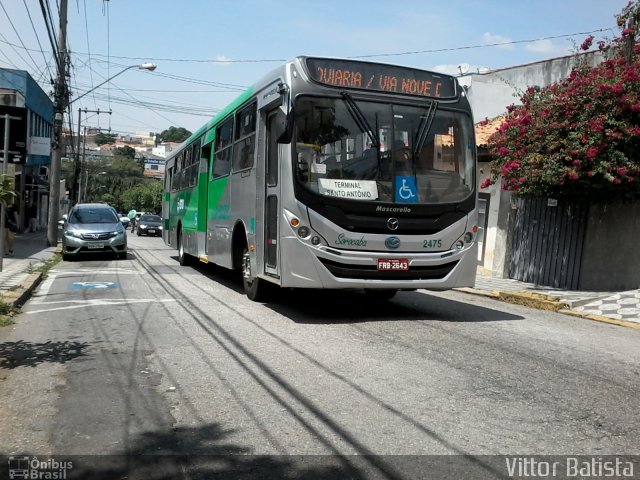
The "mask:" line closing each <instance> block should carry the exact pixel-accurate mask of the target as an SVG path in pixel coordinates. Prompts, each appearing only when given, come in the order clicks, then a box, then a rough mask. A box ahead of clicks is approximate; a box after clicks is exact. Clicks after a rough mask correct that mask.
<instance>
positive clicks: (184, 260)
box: [178, 230, 191, 267]
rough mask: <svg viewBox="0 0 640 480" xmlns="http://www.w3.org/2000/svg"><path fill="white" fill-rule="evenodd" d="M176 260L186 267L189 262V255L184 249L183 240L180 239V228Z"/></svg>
mask: <svg viewBox="0 0 640 480" xmlns="http://www.w3.org/2000/svg"><path fill="white" fill-rule="evenodd" d="M178 262H179V263H180V265H181V266H183V267H187V266H189V265H190V264H191V261H190V258H189V255H188V254H187V253H186V252H185V251H184V242H183V241H182V230H179V231H178Z"/></svg>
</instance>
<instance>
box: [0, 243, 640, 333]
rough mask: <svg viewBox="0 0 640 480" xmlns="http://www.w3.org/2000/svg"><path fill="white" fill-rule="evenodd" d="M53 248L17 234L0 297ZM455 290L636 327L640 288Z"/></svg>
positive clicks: (14, 298)
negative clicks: (609, 289) (583, 290)
mask: <svg viewBox="0 0 640 480" xmlns="http://www.w3.org/2000/svg"><path fill="white" fill-rule="evenodd" d="M57 249H58V247H47V232H46V230H40V231H38V232H33V233H29V232H25V233H19V234H17V235H16V243H15V248H14V252H15V256H13V257H4V258H3V267H2V272H0V299H1V300H2V301H4V302H5V303H12V304H13V305H15V306H20V305H22V304H23V303H24V302H25V301H26V300H27V299H28V298H29V295H30V294H31V292H32V291H33V289H34V288H35V287H36V286H37V285H38V284H39V283H40V281H41V279H42V273H40V272H33V270H34V269H36V268H37V267H39V266H41V265H43V264H44V262H46V261H47V260H49V259H51V258H53V256H54V254H55V252H56V250H57ZM456 290H458V291H462V292H466V293H472V294H475V295H484V296H488V297H492V298H495V299H497V300H501V301H505V302H511V303H518V304H521V305H527V306H530V307H533V308H538V309H544V310H553V311H557V312H560V313H564V314H567V315H574V316H578V317H583V318H587V319H590V320H598V321H602V322H607V323H613V324H616V325H623V326H627V327H631V328H638V329H640V289H638V290H630V291H627V292H576V291H569V290H560V289H555V288H551V287H541V286H539V285H534V284H531V283H526V282H519V281H517V280H512V279H504V278H493V277H489V276H487V275H485V274H482V273H478V276H477V277H476V285H475V287H474V288H459V289H456Z"/></svg>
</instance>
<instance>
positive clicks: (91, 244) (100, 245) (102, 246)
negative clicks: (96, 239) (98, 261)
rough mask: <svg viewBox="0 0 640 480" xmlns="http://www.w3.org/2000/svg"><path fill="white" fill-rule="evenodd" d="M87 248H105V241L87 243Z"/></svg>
mask: <svg viewBox="0 0 640 480" xmlns="http://www.w3.org/2000/svg"><path fill="white" fill-rule="evenodd" d="M87 248H88V249H90V250H97V249H102V248H104V243H90V244H88V245H87Z"/></svg>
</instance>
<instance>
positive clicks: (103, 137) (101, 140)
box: [94, 132, 118, 146]
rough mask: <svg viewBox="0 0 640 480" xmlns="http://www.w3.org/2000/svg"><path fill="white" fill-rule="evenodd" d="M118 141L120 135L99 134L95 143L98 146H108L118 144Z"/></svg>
mask: <svg viewBox="0 0 640 480" xmlns="http://www.w3.org/2000/svg"><path fill="white" fill-rule="evenodd" d="M117 139H118V135H116V134H115V133H102V132H100V133H97V134H96V137H95V139H94V142H95V143H96V145H98V146H99V145H106V144H113V143H116V140H117Z"/></svg>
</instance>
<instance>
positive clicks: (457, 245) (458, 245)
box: [456, 240, 464, 250]
mask: <svg viewBox="0 0 640 480" xmlns="http://www.w3.org/2000/svg"><path fill="white" fill-rule="evenodd" d="M456 248H457V249H458V250H462V249H463V248H464V242H463V241H462V240H458V241H457V242H456Z"/></svg>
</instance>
